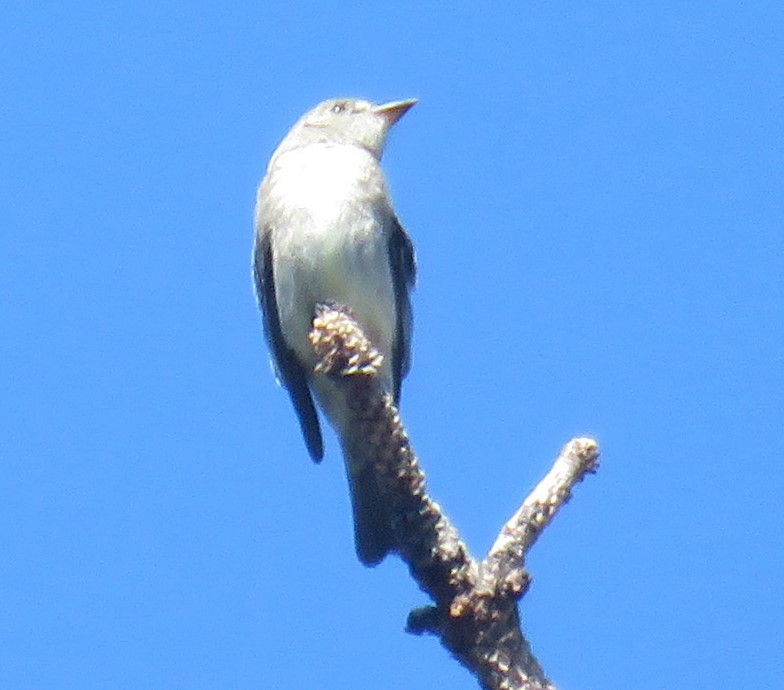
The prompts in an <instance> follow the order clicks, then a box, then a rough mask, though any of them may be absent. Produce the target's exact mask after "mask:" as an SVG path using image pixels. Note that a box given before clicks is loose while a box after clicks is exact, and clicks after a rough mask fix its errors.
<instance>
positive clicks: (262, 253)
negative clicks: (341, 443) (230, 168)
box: [253, 232, 324, 462]
mask: <svg viewBox="0 0 784 690" xmlns="http://www.w3.org/2000/svg"><path fill="white" fill-rule="evenodd" d="M259 235H260V236H259ZM269 238H270V233H269V232H263V233H259V234H257V236H256V245H255V247H254V251H253V254H254V256H253V275H254V278H255V280H256V292H257V294H258V297H259V303H260V305H261V312H262V315H263V318H264V332H265V334H266V336H267V342H268V343H269V347H270V350H271V351H272V358H273V360H274V362H275V369H276V370H277V373H278V376H279V377H280V381H281V383H282V384H283V385H284V386H285V388H286V390H288V392H289V395H290V396H291V402H292V403H293V404H294V410H295V412H296V413H297V417H298V418H299V426H300V428H301V429H302V435H303V436H304V437H305V444H306V445H307V447H308V452H309V453H310V457H311V458H313V460H314V461H315V462H320V461H321V459H322V458H323V457H324V442H323V441H322V438H321V427H320V426H319V420H318V416H317V415H316V408H315V407H314V406H313V397H312V396H311V394H310V389H309V388H308V382H307V379H306V378H305V371H304V370H303V368H302V365H301V364H300V363H299V360H298V359H297V357H296V355H295V354H294V352H293V351H292V350H291V349H290V348H289V347H288V345H286V341H285V340H284V339H283V332H282V331H281V328H280V317H279V314H278V302H277V298H276V297H275V280H274V276H273V273H272V269H273V261H272V243H271V242H270V239H269Z"/></svg>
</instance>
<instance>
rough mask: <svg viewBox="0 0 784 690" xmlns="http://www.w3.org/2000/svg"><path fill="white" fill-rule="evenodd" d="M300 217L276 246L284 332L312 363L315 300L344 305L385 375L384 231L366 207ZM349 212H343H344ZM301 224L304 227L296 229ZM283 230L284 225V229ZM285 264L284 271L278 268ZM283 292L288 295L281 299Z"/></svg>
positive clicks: (388, 320) (388, 285)
mask: <svg viewBox="0 0 784 690" xmlns="http://www.w3.org/2000/svg"><path fill="white" fill-rule="evenodd" d="M307 215H308V218H307V219H305V218H300V219H299V223H298V227H299V228H300V232H297V233H296V234H294V233H291V234H290V236H289V237H287V238H286V239H285V240H284V241H283V242H279V241H278V240H279V239H281V238H276V247H278V248H280V247H285V248H286V249H285V251H286V253H287V256H286V257H285V258H284V257H280V256H278V257H276V266H280V267H281V268H280V269H278V268H276V271H275V282H276V286H277V291H278V295H279V298H280V297H283V299H282V300H280V301H279V303H278V308H279V310H280V311H281V314H280V316H281V323H282V324H283V325H284V337H285V338H286V341H287V342H288V343H290V344H291V345H292V346H293V347H294V349H295V351H296V352H297V355H298V357H299V358H300V359H301V360H302V361H303V362H308V363H311V364H315V355H314V353H313V350H312V349H311V346H310V342H309V340H308V333H309V331H310V329H311V324H312V319H313V314H314V311H315V308H316V306H317V305H318V304H329V303H332V304H341V305H345V306H347V307H349V308H350V309H351V310H352V312H353V313H354V315H355V316H356V318H357V320H358V321H359V323H360V325H361V326H362V328H363V329H364V330H365V331H366V334H367V335H368V336H369V337H370V339H371V341H372V342H373V344H374V345H375V346H376V347H377V348H378V349H379V350H380V351H381V353H382V354H383V355H384V356H385V357H384V364H383V366H382V376H384V377H385V378H389V380H390V381H391V354H392V353H391V350H392V343H393V339H394V334H395V324H396V321H397V314H396V307H395V297H394V289H393V284H392V276H391V273H390V267H389V256H388V249H387V243H386V239H385V235H384V233H383V230H382V228H381V226H380V223H379V222H378V221H377V220H376V219H375V218H374V217H373V216H372V215H371V214H368V213H362V212H357V211H356V209H355V210H354V211H349V212H348V213H340V214H331V215H330V214H325V213H321V214H319V213H313V212H312V207H311V212H309V213H308V214H307ZM347 216H349V217H347ZM303 227H306V228H307V232H301V230H302V228H303ZM284 232H285V231H284ZM283 267H285V271H284V270H283ZM286 296H288V299H286Z"/></svg>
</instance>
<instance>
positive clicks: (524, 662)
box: [310, 305, 599, 690]
mask: <svg viewBox="0 0 784 690" xmlns="http://www.w3.org/2000/svg"><path fill="white" fill-rule="evenodd" d="M310 337H311V343H312V345H313V347H314V350H315V351H316V354H317V356H318V359H319V364H318V369H319V371H321V372H323V373H325V374H326V375H328V376H331V377H333V378H335V379H337V380H340V381H341V390H343V392H344V393H345V395H346V400H347V403H348V405H349V408H350V410H351V419H350V421H349V424H350V425H351V429H350V436H351V438H352V439H355V441H354V442H355V443H361V444H364V447H363V451H364V452H365V453H372V457H375V458H376V463H375V467H376V473H377V480H378V482H379V486H380V488H381V490H382V494H383V495H384V496H385V498H386V501H387V510H388V512H389V515H390V521H391V524H392V528H393V532H394V534H395V539H396V541H397V552H398V553H399V555H400V557H401V558H402V559H403V561H404V562H405V563H406V564H407V565H408V567H409V570H410V572H411V575H412V577H413V578H414V580H415V581H416V582H417V583H418V584H419V586H420V588H421V589H422V590H423V591H424V592H426V593H427V594H428V595H429V596H430V597H431V598H432V600H433V601H434V604H433V605H432V606H427V607H424V608H420V609H415V610H413V611H412V612H411V613H410V614H409V617H408V623H407V630H408V631H409V632H412V633H415V634H423V633H430V634H433V635H436V636H438V637H439V639H440V640H441V643H442V644H443V645H444V646H445V647H446V648H447V649H448V650H449V651H450V652H451V653H452V654H453V655H454V656H455V658H456V659H457V660H458V661H460V663H462V664H463V665H464V666H465V667H466V668H468V670H469V671H471V672H472V673H473V674H474V675H475V676H476V677H477V679H478V680H479V683H480V685H481V687H482V688H485V689H486V690H512V689H515V690H516V689H518V688H520V689H523V688H525V689H528V688H530V689H547V690H554V688H555V686H554V685H552V683H551V682H550V681H549V680H548V679H547V677H546V675H545V673H544V670H543V669H542V667H541V666H540V665H539V663H538V661H537V660H536V658H535V657H534V655H533V653H532V652H531V649H530V645H529V643H528V641H527V640H526V638H525V636H524V635H523V633H522V631H521V629H520V619H519V615H518V611H517V602H518V600H519V599H520V598H521V597H522V596H523V595H524V594H525V592H526V590H527V588H528V585H529V583H530V581H531V577H530V575H529V574H528V572H527V571H526V570H525V555H526V553H527V552H528V550H529V549H530V548H531V546H533V544H534V543H535V542H536V540H537V538H538V537H539V535H540V534H541V533H542V531H543V530H544V528H545V527H546V526H547V525H548V524H549V523H550V521H551V520H552V519H553V517H554V516H555V514H556V513H557V512H558V510H559V509H560V507H561V506H562V505H563V504H564V503H566V501H568V500H569V497H570V496H571V490H572V487H574V485H575V484H577V483H578V482H580V481H581V480H582V479H583V478H584V477H585V475H586V474H588V473H592V472H595V471H596V469H597V467H598V457H599V449H598V445H597V444H596V442H595V441H593V440H592V439H589V438H578V439H573V440H572V441H570V442H569V443H567V444H566V445H565V446H564V447H563V449H562V450H561V453H560V454H559V456H558V458H556V460H555V463H554V464H553V467H552V469H551V470H550V471H549V472H548V473H547V475H546V476H545V477H544V479H542V481H540V482H539V484H538V485H537V486H536V488H535V489H534V490H533V491H532V492H531V494H530V495H529V496H528V498H526V499H525V501H524V502H523V504H522V506H520V508H519V510H518V511H517V512H516V513H515V514H514V515H513V516H512V518H511V519H510V520H509V521H508V522H507V523H506V525H504V527H503V529H502V530H501V533H500V534H499V536H498V538H497V539H496V541H495V543H494V544H493V546H492V547H491V549H490V551H489V552H488V554H487V557H486V558H485V559H484V560H483V561H481V562H479V561H477V560H475V559H474V558H473V557H472V556H471V554H470V553H469V551H468V548H467V547H466V545H465V544H464V543H463V542H462V541H461V539H460V537H459V535H458V533H457V530H456V529H455V528H454V526H453V525H452V524H451V522H450V521H449V519H448V518H447V517H446V515H445V514H444V513H443V511H442V510H441V507H440V506H439V505H438V504H437V503H435V502H434V501H433V500H432V499H431V498H430V496H429V495H428V494H427V490H426V486H425V476H424V473H423V472H422V469H421V467H420V465H419V461H418V460H417V458H416V455H415V454H414V451H413V449H412V447H411V443H410V441H409V438H408V434H407V433H406V431H405V429H404V427H403V424H402V422H401V420H400V416H399V414H398V411H397V409H396V408H395V406H394V405H393V404H392V400H391V397H390V396H389V395H388V394H387V393H385V392H384V391H383V390H382V388H381V386H380V384H379V382H378V379H377V376H376V373H377V372H378V368H379V366H380V365H381V361H382V359H381V356H380V355H379V353H378V351H377V350H375V348H374V347H373V345H372V343H370V341H369V340H368V339H367V338H366V337H365V335H364V333H363V332H362V330H361V329H360V327H359V326H358V325H357V323H356V321H354V319H353V317H352V315H351V313H350V311H349V310H348V309H345V308H343V307H340V306H336V305H330V306H320V307H319V309H318V310H317V314H316V318H315V319H314V321H313V330H312V331H311V334H310ZM367 457H371V456H367Z"/></svg>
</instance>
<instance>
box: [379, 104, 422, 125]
mask: <svg viewBox="0 0 784 690" xmlns="http://www.w3.org/2000/svg"><path fill="white" fill-rule="evenodd" d="M416 102H417V99H416V98H409V99H408V100H405V101H392V102H391V103H382V104H381V105H376V106H374V107H373V112H375V113H377V114H379V115H381V116H382V117H383V118H384V119H385V120H386V121H387V122H388V123H389V126H390V127H391V126H392V125H394V124H395V123H396V122H397V121H398V120H399V119H400V118H401V117H403V115H405V114H406V113H407V112H408V111H409V110H410V109H411V108H412V107H413V106H414V105H415V104H416Z"/></svg>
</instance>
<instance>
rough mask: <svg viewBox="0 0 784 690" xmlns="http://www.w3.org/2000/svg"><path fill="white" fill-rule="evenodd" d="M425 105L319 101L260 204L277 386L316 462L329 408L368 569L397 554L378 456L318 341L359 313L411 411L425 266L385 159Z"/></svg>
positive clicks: (388, 379) (262, 281)
mask: <svg viewBox="0 0 784 690" xmlns="http://www.w3.org/2000/svg"><path fill="white" fill-rule="evenodd" d="M415 103H416V99H408V100H400V101H393V102H388V103H382V104H375V103H372V102H370V101H367V100H363V99H358V98H332V99H329V100H326V101H323V102H322V103H319V104H318V105H317V106H316V107H315V108H313V109H312V110H310V111H308V112H307V113H305V114H304V115H303V116H302V117H301V118H300V119H299V120H298V121H297V122H296V123H295V124H294V126H293V127H292V128H291V129H290V130H289V132H288V133H287V134H286V135H285V137H284V138H283V140H282V141H281V143H280V144H279V145H278V147H277V148H276V149H275V151H274V153H273V154H272V157H271V158H270V161H269V164H268V166H267V170H266V174H265V175H264V178H263V179H262V181H261V184H260V185H259V188H258V193H257V196H256V208H255V241H254V249H253V273H254V282H255V287H256V293H257V299H258V302H259V306H260V308H261V312H262V321H263V326H264V333H265V337H266V340H267V344H268V346H269V349H270V352H271V356H272V362H273V365H274V369H275V372H276V377H277V379H278V381H279V383H280V384H281V385H282V386H283V387H284V388H285V389H286V390H287V391H288V394H289V396H290V398H291V402H292V404H293V406H294V410H295V412H296V414H297V418H298V421H299V425H300V428H301V431H302V434H303V437H304V440H305V445H306V446H307V450H308V452H309V454H310V456H311V458H312V459H313V460H314V461H315V462H320V461H321V459H322V458H323V455H324V444H323V438H322V433H321V425H320V422H319V414H318V413H317V411H316V409H317V407H318V408H319V409H320V411H321V414H322V415H323V416H324V417H325V418H326V420H327V421H328V422H329V424H330V425H331V426H332V427H333V428H334V429H335V431H336V433H337V436H338V438H339V440H340V443H341V446H342V451H343V455H344V460H345V465H346V473H347V476H348V483H349V488H350V495H351V505H352V512H353V518H354V540H355V547H356V552H357V556H358V558H359V560H360V561H361V562H362V563H363V564H364V565H367V566H373V565H376V564H377V563H379V562H381V560H383V558H384V557H385V556H386V555H387V554H388V553H389V552H390V551H392V550H394V548H395V541H394V537H393V534H392V529H391V523H390V520H389V516H388V513H387V511H386V509H385V508H384V501H383V500H382V498H381V495H380V492H379V488H378V485H377V481H376V477H375V474H374V470H373V458H368V457H363V456H362V454H361V452H359V451H357V450H356V449H353V450H352V448H351V445H352V444H351V438H350V435H351V433H352V432H351V431H350V430H349V428H348V425H347V415H348V410H347V405H346V400H345V397H344V396H343V395H342V394H340V393H339V391H338V389H337V387H336V386H337V385H338V384H336V383H335V382H334V381H333V380H331V379H329V378H328V377H327V376H326V375H324V374H320V373H318V372H316V371H315V365H316V363H317V362H316V355H315V353H314V351H313V349H312V346H311V344H310V342H309V339H308V333H309V332H310V330H311V328H312V322H313V317H314V314H315V310H316V308H317V307H318V306H319V305H330V304H338V305H342V306H345V307H348V308H349V310H350V311H351V313H352V315H353V316H354V318H355V319H356V320H357V322H358V323H359V325H360V327H361V328H362V329H363V331H364V332H365V334H366V335H367V336H368V337H369V338H370V340H371V342H372V343H373V345H374V346H375V347H376V348H377V349H378V350H379V352H380V353H381V354H382V355H383V360H382V363H381V367H380V370H379V373H378V376H379V380H380V383H381V385H382V387H383V389H384V391H385V392H387V393H389V394H390V395H391V396H392V399H393V400H394V403H395V404H396V405H398V404H399V402H400V391H401V383H402V380H403V378H404V377H405V376H406V374H407V373H408V371H409V369H410V365H411V339H412V328H413V327H412V323H413V319H412V308H411V291H412V290H413V288H414V285H415V282H416V259H415V255H414V247H413V244H412V242H411V239H410V237H409V235H408V234H407V232H406V230H405V229H404V228H403V225H402V224H401V223H400V221H399V220H398V217H397V215H396V213H395V211H394V208H393V206H392V200H391V198H390V194H389V190H388V186H387V182H386V178H385V175H384V172H383V171H382V169H381V157H382V155H383V152H384V147H385V144H386V141H387V137H388V135H389V132H390V130H391V128H392V127H393V125H395V123H397V122H398V121H399V120H400V118H401V117H403V115H405V114H406V113H407V112H408V111H409V110H410V109H411V107H412V106H413V105H414V104H415ZM314 401H315V403H314Z"/></svg>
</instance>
